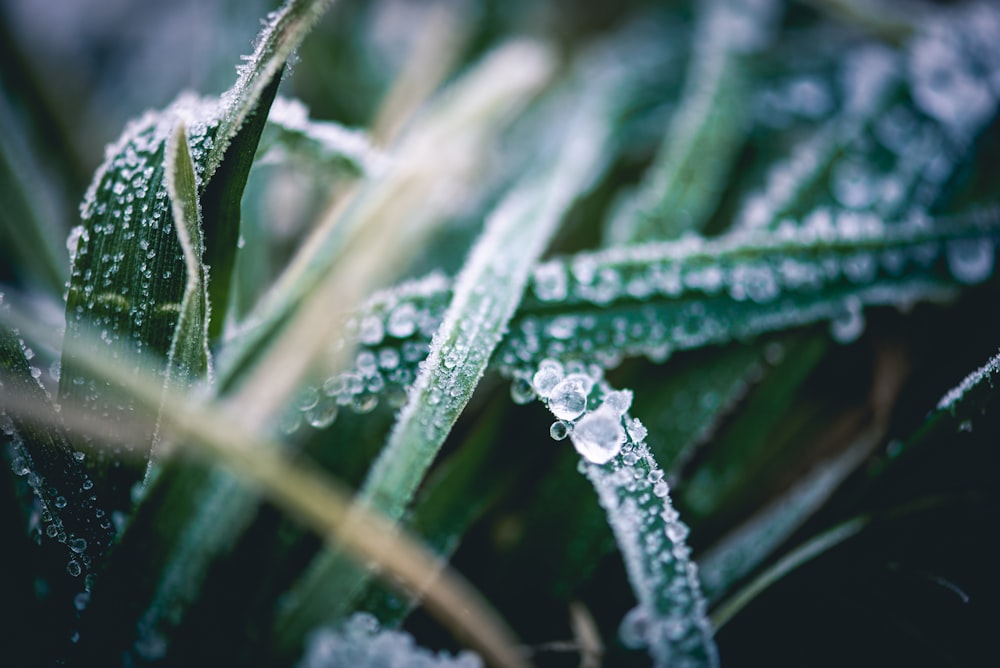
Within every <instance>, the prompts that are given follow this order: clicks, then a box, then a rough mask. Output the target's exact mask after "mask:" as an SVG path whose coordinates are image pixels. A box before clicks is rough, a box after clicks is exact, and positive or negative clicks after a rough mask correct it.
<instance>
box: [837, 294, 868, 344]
mask: <svg viewBox="0 0 1000 668" xmlns="http://www.w3.org/2000/svg"><path fill="white" fill-rule="evenodd" d="M864 331H865V314H864V311H862V309H861V302H860V301H858V300H856V299H855V300H849V301H848V302H847V303H845V304H844V309H843V310H842V311H841V312H840V313H839V314H838V315H837V316H835V317H834V318H833V319H832V320H830V334H831V336H833V338H834V340H835V341H837V342H838V343H851V342H852V341H855V340H857V338H858V337H859V336H861V333H862V332H864Z"/></svg>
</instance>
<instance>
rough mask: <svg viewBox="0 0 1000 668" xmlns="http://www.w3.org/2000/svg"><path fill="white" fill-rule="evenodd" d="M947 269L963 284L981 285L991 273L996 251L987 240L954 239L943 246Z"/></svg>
mask: <svg viewBox="0 0 1000 668" xmlns="http://www.w3.org/2000/svg"><path fill="white" fill-rule="evenodd" d="M945 255H946V256H947V258H948V269H949V271H951V273H952V275H953V276H954V277H955V278H957V279H958V280H960V281H961V282H963V283H969V284H974V283H981V282H983V281H985V280H986V279H987V278H989V277H990V275H991V274H992V273H993V264H994V262H995V261H996V249H995V248H994V246H993V242H992V241H991V240H989V239H955V240H952V241H949V242H948V243H947V245H946V246H945Z"/></svg>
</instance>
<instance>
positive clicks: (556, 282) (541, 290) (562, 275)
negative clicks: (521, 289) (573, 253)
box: [534, 262, 568, 302]
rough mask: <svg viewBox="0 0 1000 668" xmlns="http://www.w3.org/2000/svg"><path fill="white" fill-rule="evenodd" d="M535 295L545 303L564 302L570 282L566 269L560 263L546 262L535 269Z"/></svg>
mask: <svg viewBox="0 0 1000 668" xmlns="http://www.w3.org/2000/svg"><path fill="white" fill-rule="evenodd" d="M534 279H535V281H534V289H535V295H537V296H538V298H539V299H541V300H542V301H543V302H549V301H562V300H563V299H565V298H566V291H567V287H568V280H567V278H566V269H565V268H564V267H563V266H562V265H561V264H559V263H558V262H546V263H543V264H540V265H538V266H536V267H535V272H534Z"/></svg>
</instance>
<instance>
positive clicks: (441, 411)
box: [279, 73, 614, 638]
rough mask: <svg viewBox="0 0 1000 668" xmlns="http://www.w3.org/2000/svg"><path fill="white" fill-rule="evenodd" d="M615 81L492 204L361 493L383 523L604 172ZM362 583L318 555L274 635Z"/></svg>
mask: <svg viewBox="0 0 1000 668" xmlns="http://www.w3.org/2000/svg"><path fill="white" fill-rule="evenodd" d="M600 74H603V76H600ZM613 84H614V79H613V78H611V77H609V76H608V74H607V73H599V75H598V76H595V77H593V79H592V81H590V82H588V84H587V88H586V89H585V94H584V96H583V98H582V99H578V104H579V106H578V108H577V113H576V115H575V116H574V117H573V118H572V119H570V121H569V123H568V127H567V132H566V134H565V139H564V144H563V147H562V148H561V150H560V151H559V153H558V154H557V155H556V157H555V159H554V160H553V162H552V163H550V164H546V163H543V166H542V167H541V168H539V169H538V170H537V171H535V172H532V173H529V175H528V177H527V178H526V179H525V180H524V182H523V185H521V186H520V187H517V188H515V189H514V190H513V191H512V192H511V194H510V195H508V196H507V197H506V198H505V199H504V201H503V202H502V203H501V204H500V205H499V206H498V207H497V209H496V211H495V212H494V213H493V214H492V215H491V216H490V219H489V220H488V221H487V223H486V229H485V231H484V232H483V235H482V236H481V237H480V239H479V241H478V242H477V243H476V246H475V247H474V248H473V250H472V251H471V253H470V255H469V258H468V259H467V260H466V263H465V266H464V268H463V270H462V272H461V274H459V276H458V278H457V279H456V283H455V285H456V287H455V289H454V293H453V297H452V300H451V303H450V304H449V306H448V310H447V311H446V313H445V316H444V322H443V323H442V325H441V327H440V328H439V329H438V330H437V333H436V334H435V336H434V340H433V341H432V343H431V348H430V354H429V356H428V358H427V360H426V361H425V362H424V366H423V370H422V372H421V373H420V374H418V376H417V378H416V381H415V383H414V386H413V388H412V389H411V390H410V392H409V397H408V400H407V403H406V405H405V406H404V407H403V409H402V412H401V413H400V417H399V419H398V421H397V422H396V425H395V426H394V428H393V431H392V433H391V434H390V437H389V441H388V443H387V444H386V447H385V448H384V449H383V451H382V453H381V454H380V455H379V458H378V459H377V460H376V461H375V463H374V465H373V466H372V469H371V471H370V472H369V475H368V478H367V479H366V480H365V483H364V485H363V486H362V488H361V490H360V492H359V498H360V499H361V500H362V501H363V502H364V503H366V504H368V505H369V506H370V507H371V508H372V509H373V510H375V511H378V512H380V513H382V514H384V515H385V516H386V517H387V518H388V519H389V520H391V521H398V520H399V519H400V518H401V517H402V515H403V512H404V511H405V510H406V508H407V506H408V505H409V503H410V501H411V500H412V498H413V494H414V493H415V491H416V489H417V486H418V485H419V484H420V482H421V481H422V480H423V479H424V477H425V475H426V473H427V470H428V469H429V468H430V465H431V463H432V462H433V461H434V459H435V458H436V456H437V453H438V451H439V450H440V448H441V446H442V445H443V444H444V440H445V438H446V437H447V435H448V433H449V432H450V431H451V428H452V426H453V425H454V423H455V421H456V420H457V419H458V416H459V415H460V413H461V412H462V410H463V409H464V408H465V406H466V404H467V403H468V401H469V399H470V398H471V396H472V393H473V391H474V390H475V388H476V386H477V385H478V382H479V379H480V378H481V377H482V375H483V373H484V372H485V370H486V366H487V364H488V363H489V360H490V357H491V356H492V354H493V350H494V349H495V347H496V345H497V344H498V343H499V342H500V340H501V338H502V335H503V332H504V331H505V329H506V327H507V323H508V321H509V320H510V318H511V316H512V315H513V313H514V311H515V309H516V308H517V305H518V303H519V302H520V300H521V296H522V292H523V290H524V288H525V286H526V285H527V282H528V278H529V275H530V270H531V267H532V265H533V264H534V263H535V261H536V260H537V258H538V257H539V256H540V255H541V253H542V252H543V251H544V249H545V247H546V246H547V245H548V243H549V241H550V239H551V238H552V236H553V235H554V234H555V231H556V228H557V226H558V224H559V222H560V221H561V220H562V217H563V215H564V214H565V212H566V210H567V209H568V208H569V206H570V205H571V204H572V203H573V202H574V201H575V199H576V198H577V197H578V196H579V195H580V194H581V193H582V192H584V191H586V189H587V188H588V187H589V186H590V185H591V184H592V183H593V180H594V179H595V178H596V176H597V175H598V174H599V173H600V172H601V171H602V168H603V164H604V161H605V160H606V155H607V141H608V136H607V135H606V134H603V133H602V130H601V128H602V127H607V122H606V119H607V117H608V116H609V114H610V113H611V112H612V109H609V106H611V107H612V108H613V105H609V104H608V99H609V98H611V97H612V96H611V95H610V93H611V91H612V90H613V88H612V85H613ZM364 580H365V578H364V575H363V574H362V573H360V572H357V571H353V572H352V569H350V567H349V565H348V564H345V563H344V560H343V558H342V557H338V555H336V554H323V555H321V556H320V557H318V559H317V561H316V562H314V564H313V565H312V566H310V570H309V571H308V572H307V573H306V575H305V576H304V577H303V579H302V580H301V582H300V584H298V585H297V586H296V587H295V589H293V591H292V592H291V593H290V594H289V599H288V600H289V601H290V604H289V608H287V609H286V612H285V617H284V618H283V619H282V620H279V625H283V626H280V627H279V629H280V630H279V633H281V634H286V633H287V634H289V636H290V637H291V638H298V637H300V636H301V635H302V634H303V633H304V632H305V630H306V629H308V628H311V627H312V626H314V625H315V624H316V621H317V619H322V618H323V617H324V616H332V617H336V616H337V615H338V614H343V612H344V611H345V610H346V608H345V607H344V606H346V605H349V604H350V603H351V602H352V601H353V599H354V598H355V597H356V596H357V594H358V593H359V592H360V591H361V589H362V587H363V586H364ZM335 606H336V607H335Z"/></svg>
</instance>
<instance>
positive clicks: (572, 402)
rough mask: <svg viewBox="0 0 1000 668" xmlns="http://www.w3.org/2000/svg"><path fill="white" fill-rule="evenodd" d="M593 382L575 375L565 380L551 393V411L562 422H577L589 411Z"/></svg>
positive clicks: (586, 377) (583, 376)
mask: <svg viewBox="0 0 1000 668" xmlns="http://www.w3.org/2000/svg"><path fill="white" fill-rule="evenodd" d="M590 387H591V380H590V378H589V377H588V376H585V375H583V374H579V373H574V374H570V375H569V376H566V377H565V378H563V379H562V380H561V381H559V383H557V384H556V386H555V387H553V388H552V391H551V392H550V393H549V397H548V399H549V410H550V411H552V414H553V415H555V416H556V417H557V418H559V419H560V420H575V419H577V418H578V417H580V416H581V415H583V412H584V411H585V410H587V395H588V394H589V393H590Z"/></svg>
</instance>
